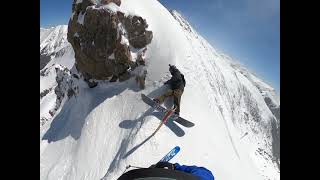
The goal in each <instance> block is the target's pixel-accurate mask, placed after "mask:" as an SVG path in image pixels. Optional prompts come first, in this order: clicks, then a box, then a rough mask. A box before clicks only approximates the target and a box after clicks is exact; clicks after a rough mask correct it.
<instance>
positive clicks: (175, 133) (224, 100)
mask: <svg viewBox="0 0 320 180" xmlns="http://www.w3.org/2000/svg"><path fill="white" fill-rule="evenodd" d="M120 8H121V9H124V10H126V11H128V12H133V13H135V14H138V15H141V16H142V17H143V18H145V19H146V20H147V23H148V24H149V29H151V30H152V31H153V33H154V38H153V40H152V42H151V44H150V45H149V46H148V50H147V52H146V61H147V69H148V75H147V79H146V89H144V90H139V89H138V87H137V85H136V84H135V82H134V79H130V80H128V81H125V82H121V83H120V82H117V83H109V82H101V83H100V84H99V85H98V86H97V87H95V88H92V89H90V88H88V87H87V86H86V84H85V83H84V82H83V81H81V80H79V81H77V82H75V83H76V85H77V86H79V94H78V95H77V96H76V97H72V98H71V99H69V100H66V101H65V103H62V105H61V107H60V108H59V109H58V110H57V113H56V114H55V115H54V117H52V119H51V120H49V121H48V123H45V124H44V125H43V126H42V127H41V128H40V179H42V180H56V179H68V180H79V179H90V180H96V179H101V178H104V179H108V180H109V179H110V180H113V179H117V178H118V177H119V176H120V175H121V174H122V173H123V172H124V171H125V167H126V166H127V165H129V164H130V165H134V166H140V167H148V166H150V165H151V164H152V163H155V162H157V161H158V160H159V159H160V158H161V157H162V156H163V155H164V154H165V153H167V152H168V151H169V150H170V149H172V147H174V146H176V145H179V146H180V147H181V151H180V152H179V154H178V155H177V156H176V157H175V158H174V159H172V160H171V162H178V163H181V164H187V165H198V166H204V167H207V168H208V169H210V170H211V171H212V172H213V174H214V175H215V177H216V179H225V180H238V179H247V180H259V179H277V180H278V179H280V176H279V174H280V173H279V170H278V167H277V164H276V163H274V162H273V161H274V157H273V149H272V144H273V143H274V139H275V138H274V137H273V134H272V131H274V129H273V128H274V126H272V123H273V124H274V123H275V124H278V123H279V122H278V121H279V120H277V118H275V116H274V115H273V113H272V112H271V110H270V109H269V107H268V105H267V104H266V102H265V100H264V94H263V92H266V93H268V92H270V93H269V94H272V90H273V88H271V87H270V86H269V85H267V84H265V83H263V81H261V80H259V79H258V78H256V77H255V76H254V75H253V74H252V73H250V72H248V71H246V70H245V69H244V68H240V66H235V65H234V63H233V62H232V60H230V59H228V58H226V57H227V56H226V55H223V54H221V53H219V52H218V51H217V50H215V49H214V48H213V47H212V46H211V45H210V44H209V43H208V42H207V41H206V40H205V39H203V38H202V37H201V36H200V35H198V34H197V32H196V31H195V30H193V29H192V27H191V26H190V24H188V23H187V21H186V20H185V19H184V18H183V17H182V16H181V15H180V14H179V13H177V12H176V11H173V12H172V13H170V12H169V11H168V10H167V9H166V8H165V7H163V6H162V5H161V4H160V2H158V1H156V0H140V1H132V0H131V1H130V0H123V1H122V4H121V7H120ZM164 27H165V28H164ZM40 36H41V35H40ZM40 39H41V38H40ZM69 53H70V54H72V53H73V52H72V50H70V52H69ZM65 61H68V63H70V62H73V63H74V58H73V56H69V59H67V58H66V59H63V60H61V61H55V62H50V63H51V64H55V63H56V64H60V63H65ZM169 63H171V64H175V65H176V66H177V67H178V68H179V69H180V70H181V72H182V73H183V74H184V75H185V79H186V81H187V84H186V88H185V91H184V94H183V96H182V102H181V103H182V104H181V113H180V114H181V116H182V117H184V118H186V119H188V120H190V121H192V122H194V123H195V124H196V125H195V126H194V127H192V128H185V127H183V126H180V125H179V124H175V123H174V122H169V123H168V124H167V125H166V126H163V127H162V128H161V129H160V130H159V132H158V133H157V134H156V135H155V136H153V137H149V136H150V135H151V134H152V132H153V131H154V130H155V129H156V128H157V126H158V124H159V123H160V120H159V118H161V114H159V113H158V112H153V111H152V109H151V108H150V107H149V106H148V105H146V104H145V103H143V102H142V101H141V98H140V94H141V93H145V94H147V95H149V96H150V97H155V96H157V95H159V94H161V93H163V92H164V90H165V89H166V87H165V86H163V82H164V81H165V80H167V79H168V78H169V77H170V76H169V72H168V64H169ZM47 67H49V65H47ZM71 67H72V66H71V65H70V64H69V66H68V68H69V69H71ZM50 76H53V77H54V76H55V75H54V73H52V74H51V75H48V76H47V77H46V78H47V79H41V77H40V84H43V86H41V88H43V89H47V88H48V87H53V86H55V85H54V84H55V82H54V78H53V79H52V77H50ZM50 78H51V80H49V79H50ZM262 90H263V91H262ZM40 91H41V89H40ZM270 96H271V97H273V96H275V95H270ZM274 99H276V97H274ZM51 101H55V99H54V98H53V99H51V100H50V98H47V102H46V103H47V104H49V103H50V102H51ZM41 102H42V101H40V106H41V109H43V108H44V107H45V106H44V105H42V104H41ZM275 102H276V103H278V104H277V105H279V103H280V102H279V101H276V100H275ZM170 104H172V99H169V100H168V101H167V102H166V103H165V105H167V106H168V105H170ZM44 111H45V110H44Z"/></svg>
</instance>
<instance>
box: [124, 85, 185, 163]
mask: <svg viewBox="0 0 320 180" xmlns="http://www.w3.org/2000/svg"><path fill="white" fill-rule="evenodd" d="M165 89H167V87H166V86H162V87H161V88H159V89H157V90H155V91H153V92H152V93H150V94H149V95H148V96H149V97H151V98H153V97H157V96H160V95H161V94H163V93H164V92H165ZM170 101H171V102H170ZM172 101H173V99H172V98H171V97H170V98H167V99H166V101H165V102H164V104H163V105H164V106H165V107H166V108H171V107H172V104H173V103H172ZM148 111H153V108H152V107H150V108H149V110H148ZM151 115H153V116H155V117H157V118H158V119H159V123H161V120H162V118H163V116H164V113H162V112H158V111H153V112H152V114H151ZM139 121H141V119H140V118H139V119H136V120H125V121H122V122H121V123H120V124H119V127H121V128H124V129H131V128H134V127H135V126H136V124H137V123H138V122H139ZM165 125H166V126H167V127H168V128H169V129H170V130H171V131H172V132H173V133H175V135H176V136H178V137H182V136H184V135H185V132H184V131H183V130H182V129H181V128H180V127H179V126H178V125H177V124H175V123H174V122H173V120H172V119H169V120H168V121H167V122H166V123H165ZM154 135H155V134H151V135H150V136H149V137H147V138H146V139H145V140H144V141H142V142H141V143H140V144H138V145H136V146H135V147H133V148H132V149H131V150H129V151H128V152H127V153H126V154H124V156H123V157H122V158H123V159H124V158H126V157H128V156H129V155H131V154H132V153H133V152H135V151H136V150H137V149H138V148H139V147H141V146H142V145H143V144H145V143H146V142H147V141H149V140H150V139H151V138H152V137H153V136H154Z"/></svg>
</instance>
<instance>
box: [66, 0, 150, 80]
mask: <svg viewBox="0 0 320 180" xmlns="http://www.w3.org/2000/svg"><path fill="white" fill-rule="evenodd" d="M120 5H121V1H120V0H102V1H94V0H83V1H82V2H78V1H76V0H74V2H73V5H72V16H71V18H70V21H69V25H68V41H69V42H70V44H71V45H72V47H73V49H74V52H75V61H76V63H75V65H76V68H77V70H78V71H79V72H80V73H81V74H82V75H83V76H84V78H85V80H86V81H87V82H90V81H92V80H110V78H111V80H110V81H112V82H114V81H117V80H118V79H119V80H120V81H124V80H127V79H129V78H130V77H131V76H132V73H131V72H132V71H133V70H134V69H135V68H136V67H138V66H141V65H144V63H141V61H144V59H142V56H141V55H140V56H141V57H139V56H138V55H137V54H135V53H137V52H141V50H143V53H145V51H146V46H147V45H148V44H149V43H150V42H151V40H152V37H153V34H152V32H151V31H148V30H147V28H148V24H147V22H146V20H145V19H143V18H142V17H140V16H136V15H129V14H126V13H125V12H122V10H121V8H120V7H119V6H120ZM133 50H134V51H133ZM137 57H139V58H140V59H139V63H138V61H137V59H138V58H137ZM142 79H143V78H142Z"/></svg>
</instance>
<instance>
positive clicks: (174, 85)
mask: <svg viewBox="0 0 320 180" xmlns="http://www.w3.org/2000/svg"><path fill="white" fill-rule="evenodd" d="M169 71H170V73H171V75H172V77H171V79H170V80H168V81H166V82H165V83H164V84H165V85H169V87H170V89H169V90H168V91H167V92H165V93H164V94H163V95H161V96H159V97H157V98H154V99H153V100H154V101H155V102H157V103H158V104H161V103H163V101H164V100H165V98H167V97H170V96H173V104H174V108H176V110H175V113H176V114H177V115H179V114H180V104H181V96H182V94H183V91H184V87H185V86H186V81H185V79H184V75H183V74H182V73H181V72H180V71H179V70H178V69H177V67H176V66H174V65H171V64H169Z"/></svg>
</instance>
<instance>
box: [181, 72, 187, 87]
mask: <svg viewBox="0 0 320 180" xmlns="http://www.w3.org/2000/svg"><path fill="white" fill-rule="evenodd" d="M181 78H182V81H183V86H184V87H186V80H185V79H184V75H183V74H181Z"/></svg>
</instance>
